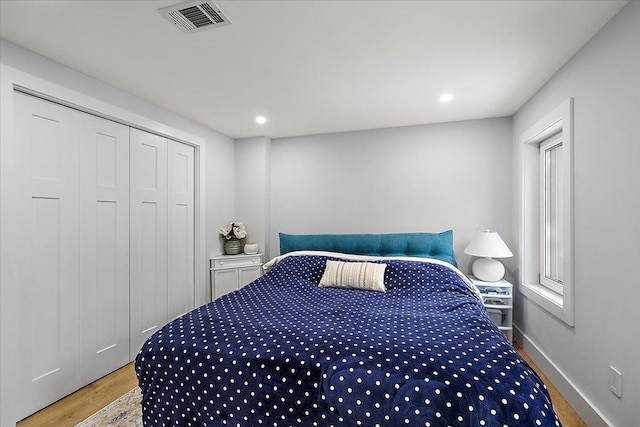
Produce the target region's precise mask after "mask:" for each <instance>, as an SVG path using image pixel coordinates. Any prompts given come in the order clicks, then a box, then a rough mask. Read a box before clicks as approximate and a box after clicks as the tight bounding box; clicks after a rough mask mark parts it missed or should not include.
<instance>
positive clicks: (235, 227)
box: [220, 221, 247, 240]
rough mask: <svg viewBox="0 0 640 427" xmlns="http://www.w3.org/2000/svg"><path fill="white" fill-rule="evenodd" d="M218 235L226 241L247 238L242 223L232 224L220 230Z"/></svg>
mask: <svg viewBox="0 0 640 427" xmlns="http://www.w3.org/2000/svg"><path fill="white" fill-rule="evenodd" d="M220 234H221V235H222V237H224V238H225V239H227V240H231V239H244V238H245V237H247V229H246V228H245V227H244V223H243V222H236V221H234V222H232V223H229V224H227V225H225V226H224V227H222V228H221V229H220Z"/></svg>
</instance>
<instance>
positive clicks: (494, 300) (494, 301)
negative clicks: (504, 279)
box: [482, 293, 512, 307]
mask: <svg viewBox="0 0 640 427" xmlns="http://www.w3.org/2000/svg"><path fill="white" fill-rule="evenodd" d="M482 298H484V305H485V306H487V307H488V306H494V305H495V306H503V305H504V306H509V307H510V306H511V301H512V299H511V296H501V295H493V294H492V295H487V294H484V293H483V294H482Z"/></svg>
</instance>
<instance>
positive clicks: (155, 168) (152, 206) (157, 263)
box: [130, 128, 167, 359]
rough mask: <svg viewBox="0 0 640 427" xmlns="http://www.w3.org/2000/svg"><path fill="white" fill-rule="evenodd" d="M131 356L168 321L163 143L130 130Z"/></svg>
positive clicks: (164, 149) (149, 135)
mask: <svg viewBox="0 0 640 427" xmlns="http://www.w3.org/2000/svg"><path fill="white" fill-rule="evenodd" d="M130 135H131V136H130V152H131V158H130V161H131V164H130V170H131V206H130V221H131V222H130V227H131V228H130V239H131V240H130V250H131V253H130V260H131V263H130V268H131V271H130V292H131V295H130V301H131V307H130V310H131V314H130V319H131V333H130V358H132V359H133V358H134V357H135V355H136V354H137V353H138V351H139V350H140V348H141V346H142V344H143V343H144V341H145V340H146V339H147V338H148V337H149V336H150V335H151V334H153V333H154V332H155V331H157V330H158V329H159V328H160V327H162V326H163V325H164V324H165V323H166V321H167V139H166V138H162V137H159V136H157V135H153V134H150V133H148V132H144V131H141V130H138V129H133V128H132V129H131V133H130Z"/></svg>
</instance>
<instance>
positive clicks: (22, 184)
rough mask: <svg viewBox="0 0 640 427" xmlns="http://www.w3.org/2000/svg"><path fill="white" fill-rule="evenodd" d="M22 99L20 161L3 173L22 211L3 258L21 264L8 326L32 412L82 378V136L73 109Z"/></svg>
mask: <svg viewBox="0 0 640 427" xmlns="http://www.w3.org/2000/svg"><path fill="white" fill-rule="evenodd" d="M15 100H16V104H15V110H14V111H15V118H14V124H15V130H16V131H15V141H14V145H13V146H12V147H11V150H12V154H13V155H14V156H15V157H14V158H13V160H14V161H15V162H17V164H18V167H16V168H13V169H12V170H10V171H9V173H10V176H3V178H4V179H9V180H10V181H11V182H12V187H13V191H11V192H10V193H8V194H4V193H3V197H4V196H7V197H6V198H5V199H3V204H4V203H8V204H9V206H11V207H12V208H13V209H15V214H14V215H12V216H10V217H9V218H3V221H6V220H9V221H11V226H10V227H7V228H5V230H3V231H6V232H7V233H6V234H4V235H3V240H5V239H7V242H4V243H5V244H6V243H8V244H9V245H10V247H12V250H11V251H10V252H11V255H10V256H8V259H6V258H5V259H4V260H3V261H5V262H6V264H5V265H10V266H11V268H12V270H13V271H14V274H13V275H12V277H10V281H9V283H6V286H10V287H12V288H13V289H14V290H15V291H14V292H15V294H14V295H15V296H16V297H17V298H16V299H15V300H13V301H12V302H11V304H12V305H15V307H13V308H11V310H14V312H15V314H16V317H15V318H14V319H12V320H13V322H12V324H11V325H8V326H7V325H3V333H4V332H5V329H4V328H5V327H8V328H9V331H8V332H9V335H10V337H12V338H15V339H16V341H15V342H14V343H13V344H15V346H16V351H17V352H18V354H19V355H20V356H19V362H18V363H19V366H15V367H14V369H15V370H16V372H17V374H16V375H17V377H18V380H17V382H18V389H17V394H18V396H22V397H24V396H28V398H18V399H16V404H17V405H18V411H17V412H19V415H21V416H24V415H28V414H30V413H32V412H34V411H36V410H38V409H40V408H42V407H44V406H46V405H48V404H50V403H52V402H54V401H55V400H57V399H59V398H60V397H63V396H65V395H66V394H68V393H70V392H72V391H73V390H74V389H76V388H77V387H78V385H79V375H78V373H77V361H78V355H77V352H78V336H77V321H78V269H77V264H78V245H77V241H78V229H77V224H78V198H77V194H78V175H77V174H78V155H77V143H78V141H77V138H76V135H75V133H74V131H73V129H74V128H75V127H76V126H77V118H76V117H75V116H74V115H73V114H71V113H72V112H71V111H70V110H68V109H65V108H63V107H60V106H57V105H55V104H50V103H47V102H43V101H41V100H39V99H36V98H33V97H30V96H26V95H21V94H16V96H15ZM3 253H5V254H6V253H7V252H6V251H4V252H3ZM3 286H5V283H4V282H3ZM5 308H6V306H5V307H3V309H5Z"/></svg>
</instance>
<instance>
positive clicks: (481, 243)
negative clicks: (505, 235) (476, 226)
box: [464, 230, 513, 258]
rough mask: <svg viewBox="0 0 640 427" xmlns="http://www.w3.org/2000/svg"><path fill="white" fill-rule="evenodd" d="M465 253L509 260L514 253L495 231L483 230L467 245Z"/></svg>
mask: <svg viewBox="0 0 640 427" xmlns="http://www.w3.org/2000/svg"><path fill="white" fill-rule="evenodd" d="M464 253H466V254H469V255H473V256H479V257H486V258H509V257H512V256H513V253H512V252H511V251H510V250H509V247H508V246H507V245H506V243H504V241H503V240H502V238H501V237H500V235H499V234H498V233H497V232H495V231H490V230H483V231H480V232H478V233H477V234H476V235H475V237H474V238H473V239H471V242H469V244H468V245H467V247H466V248H465V250H464Z"/></svg>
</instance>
